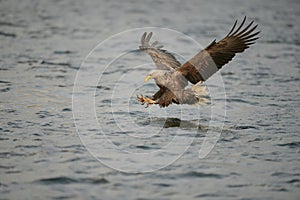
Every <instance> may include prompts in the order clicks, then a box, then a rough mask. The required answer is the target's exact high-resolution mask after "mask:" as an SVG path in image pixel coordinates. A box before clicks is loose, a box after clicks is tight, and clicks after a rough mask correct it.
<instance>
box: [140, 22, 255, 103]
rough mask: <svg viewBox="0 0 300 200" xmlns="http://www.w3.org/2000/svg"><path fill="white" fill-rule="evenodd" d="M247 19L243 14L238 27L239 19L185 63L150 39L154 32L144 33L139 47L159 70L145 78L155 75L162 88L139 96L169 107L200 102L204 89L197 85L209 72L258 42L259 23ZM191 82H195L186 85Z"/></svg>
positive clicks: (145, 101)
mask: <svg viewBox="0 0 300 200" xmlns="http://www.w3.org/2000/svg"><path fill="white" fill-rule="evenodd" d="M245 21H246V17H244V19H243V21H242V23H241V24H240V25H239V27H238V28H236V25H237V20H236V21H235V23H234V25H233V27H232V28H231V30H230V31H229V33H228V34H227V35H226V36H225V37H224V38H223V39H222V40H220V41H218V42H216V40H214V41H213V42H211V43H210V44H209V45H208V46H207V47H206V48H205V49H203V50H202V51H200V52H199V53H198V54H196V55H195V56H194V57H192V58H191V59H190V60H189V61H187V62H186V63H184V64H183V65H181V64H180V62H178V60H177V59H176V58H175V57H174V55H172V54H171V53H170V52H168V51H166V50H164V49H162V46H158V45H157V44H158V42H157V41H155V42H153V43H152V44H151V45H150V43H149V41H150V39H151V37H152V32H150V33H149V34H147V33H146V32H145V33H144V34H143V35H142V38H141V46H140V47H139V49H140V50H142V51H144V52H147V53H148V54H149V55H150V56H151V58H152V59H153V61H154V63H155V65H156V67H157V70H153V71H151V72H150V73H149V74H148V75H147V76H146V77H145V82H146V81H148V80H149V79H151V78H153V79H154V81H155V83H156V84H157V86H158V87H159V91H158V92H156V93H155V94H154V95H153V96H152V97H151V98H149V97H146V96H143V95H140V96H139V95H138V96H137V99H138V101H140V102H141V103H142V104H145V103H146V104H147V107H148V106H149V105H152V104H158V105H159V106H160V107H167V106H169V105H170V104H172V103H176V104H197V103H198V102H199V101H200V96H199V95H201V92H202V93H203V91H201V90H200V92H199V90H197V86H198V85H199V84H200V83H202V82H204V81H206V80H207V79H208V78H209V77H210V76H212V75H213V74H214V73H215V72H217V71H218V70H219V69H221V68H222V67H223V65H225V64H227V63H228V62H229V61H231V60H232V58H233V57H234V56H235V54H236V53H242V52H243V51H244V50H245V49H247V48H249V46H250V45H252V44H254V43H255V40H257V39H258V38H259V37H256V36H257V35H258V34H259V31H257V32H255V31H254V30H255V29H256V27H257V25H255V26H252V25H253V21H251V22H250V23H249V24H248V25H247V26H246V27H243V26H244V24H245ZM188 82H191V83H192V84H195V85H194V86H193V87H190V88H186V87H187V86H188Z"/></svg>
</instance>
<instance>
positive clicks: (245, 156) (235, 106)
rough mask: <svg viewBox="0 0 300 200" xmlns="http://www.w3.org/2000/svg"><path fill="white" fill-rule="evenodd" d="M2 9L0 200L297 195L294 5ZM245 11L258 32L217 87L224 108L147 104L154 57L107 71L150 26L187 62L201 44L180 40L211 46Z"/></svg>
mask: <svg viewBox="0 0 300 200" xmlns="http://www.w3.org/2000/svg"><path fill="white" fill-rule="evenodd" d="M0 15H1V17H0V46H1V51H0V112H1V116H0V117H1V126H0V199H105V200H106V199H139V200H142V199H143V200H146V199H240V200H242V199H244V200H246V199H299V198H300V192H299V191H300V189H299V188H300V137H299V136H300V132H299V128H300V126H299V118H300V101H299V98H300V96H299V94H300V91H299V88H300V87H299V86H300V77H299V75H300V60H299V52H300V35H299V32H300V26H299V25H300V24H299V17H300V3H299V1H297V0H274V1H259V0H253V1H238V0H228V1H218V0H212V1H196V0H195V1H180V0H174V1H170V0H167V1H162V0H155V1H134V0H125V1H120V2H117V1H104V0H87V1H79V0H74V1H73V0H72V1H71V0H50V1H46V0H42V1H37V0H22V1H17V0H10V1H0ZM244 16H248V17H249V20H252V19H254V20H255V23H257V24H259V26H258V29H259V30H260V31H261V33H260V37H261V38H260V39H259V40H258V41H257V43H256V44H255V45H253V46H252V47H251V48H250V49H248V50H247V51H246V52H245V53H243V54H241V55H238V56H237V57H236V58H234V60H233V61H232V62H230V63H229V64H228V65H226V66H225V67H224V68H223V69H222V71H221V72H220V73H218V75H217V76H216V77H220V76H221V78H222V80H223V83H224V84H223V87H220V85H217V84H216V83H215V82H213V81H211V83H210V86H209V87H208V89H210V92H211V91H213V90H214V89H215V90H216V91H218V90H219V89H224V92H225V93H224V94H223V93H222V94H223V97H226V98H225V100H226V102H224V99H222V98H221V99H220V98H218V96H217V98H215V100H214V102H212V104H210V105H203V106H198V107H197V106H177V105H172V106H170V107H168V108H166V109H160V108H159V107H158V106H151V107H150V108H145V107H144V106H142V105H140V104H139V103H138V102H137V100H136V99H135V95H136V94H144V95H151V94H153V93H154V92H155V90H156V89H157V88H156V86H155V85H154V84H153V82H151V81H150V83H148V84H145V83H144V82H143V78H144V76H145V75H146V74H147V73H148V72H149V71H150V70H151V69H153V65H151V59H150V58H149V57H148V56H147V55H145V54H126V55H124V56H123V57H120V58H119V59H116V60H114V62H112V63H111V65H110V67H107V65H106V64H107V63H109V62H110V61H112V60H113V59H114V58H115V57H114V56H115V55H114V53H115V52H118V51H119V52H118V53H120V52H121V53H122V52H123V49H126V48H127V49H131V50H133V49H134V48H138V46H139V40H140V36H141V34H142V33H143V31H144V30H147V31H149V30H155V28H153V27H158V28H159V30H158V31H155V32H154V37H155V39H157V40H159V41H160V42H161V43H162V44H163V45H164V48H166V49H170V50H174V52H176V53H177V58H178V59H179V60H180V61H183V60H184V59H186V58H189V57H191V56H193V55H194V54H195V53H197V51H198V50H199V46H197V45H194V43H192V42H191V41H190V40H188V39H186V38H184V37H183V35H184V34H185V35H186V36H188V37H189V38H192V39H193V40H195V41H197V42H198V43H199V44H200V45H202V47H205V45H207V44H209V43H210V42H211V41H212V40H213V39H215V38H216V39H221V38H222V37H223V36H225V35H226V34H227V32H228V31H229V30H230V28H231V26H232V24H233V22H234V20H235V19H238V20H242V18H243V17H244ZM145 27H148V28H145ZM149 27H152V28H149ZM136 28H138V29H136ZM128 30H129V32H128ZM167 30H175V31H177V32H178V33H182V34H183V35H180V37H177V36H178V35H176V37H175V36H174V37H173V35H170V36H168V35H167V34H166V33H165V31H167ZM124 31H127V32H125V33H127V35H126V34H125V36H124V38H122V36H123V35H122V34H119V33H124ZM130 31H132V32H130ZM160 31H161V32H160ZM128 33H130V34H128ZM116 34H119V35H118V37H115V38H112V39H111V36H115V35H116ZM181 36H182V37H181ZM172 37H173V38H172ZM109 38H110V40H109ZM107 40H109V41H111V42H112V43H108V46H105V44H106V43H102V46H101V45H100V46H97V45H98V44H99V43H101V42H103V41H107ZM174 40H177V42H175V43H174V42H172V41H174ZM109 45H110V46H109ZM95 47H96V48H95ZM93 49H94V51H92V50H93ZM175 50H176V51H175ZM91 51H92V52H94V53H93V54H89V53H90V52H91ZM88 55H90V56H88ZM145 63H146V65H143V64H145ZM87 72H89V73H87ZM80 73H81V74H80ZM78 74H79V75H78ZM95 76H96V78H97V79H94V77H95ZM212 80H215V79H212ZM80 81H81V82H80ZM82 81H83V82H82ZM74 86H76V87H74ZM211 93H212V92H211ZM87 94H88V95H90V94H91V96H88V95H87ZM72 99H73V101H72ZM74 100H75V101H74ZM77 100H78V101H77ZM81 101H82V102H83V103H81ZM86 102H87V103H86ZM224 103H225V104H224ZM214 105H216V106H217V109H215V110H213V109H212V108H213V107H212V106H214ZM218 106H219V107H218ZM225 112H226V113H225ZM212 115H215V116H217V117H216V119H217V120H216V123H211V121H212ZM223 116H225V118H223ZM218 120H221V123H217V121H218ZM222 120H223V121H222ZM205 142H208V143H205ZM209 142H211V143H209ZM170 144H171V145H170ZM204 144H211V145H210V146H205V145H204ZM204 147H208V149H206V148H204ZM203 149H204V150H207V151H206V153H207V154H205V155H204V156H203V157H201V150H203ZM202 152H203V151H202Z"/></svg>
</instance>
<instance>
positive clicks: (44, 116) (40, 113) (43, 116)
mask: <svg viewBox="0 0 300 200" xmlns="http://www.w3.org/2000/svg"><path fill="white" fill-rule="evenodd" d="M35 114H37V115H38V116H39V118H46V117H53V116H54V114H51V113H50V112H48V111H39V112H37V113H35Z"/></svg>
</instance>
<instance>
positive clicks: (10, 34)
mask: <svg viewBox="0 0 300 200" xmlns="http://www.w3.org/2000/svg"><path fill="white" fill-rule="evenodd" d="M0 36H4V37H12V38H15V37H17V35H16V34H14V33H6V32H3V31H0Z"/></svg>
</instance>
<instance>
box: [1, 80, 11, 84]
mask: <svg viewBox="0 0 300 200" xmlns="http://www.w3.org/2000/svg"><path fill="white" fill-rule="evenodd" d="M0 83H4V84H11V82H9V81H2V80H0Z"/></svg>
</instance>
